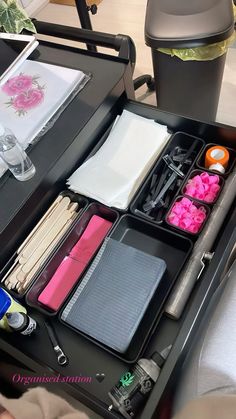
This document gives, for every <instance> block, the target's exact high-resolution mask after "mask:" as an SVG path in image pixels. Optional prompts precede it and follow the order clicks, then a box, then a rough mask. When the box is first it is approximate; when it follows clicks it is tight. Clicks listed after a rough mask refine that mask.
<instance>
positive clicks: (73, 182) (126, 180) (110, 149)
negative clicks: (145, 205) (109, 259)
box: [68, 111, 170, 209]
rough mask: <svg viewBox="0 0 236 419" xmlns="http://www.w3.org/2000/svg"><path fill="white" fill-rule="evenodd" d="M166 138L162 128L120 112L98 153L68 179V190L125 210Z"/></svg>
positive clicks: (131, 114)
mask: <svg viewBox="0 0 236 419" xmlns="http://www.w3.org/2000/svg"><path fill="white" fill-rule="evenodd" d="M169 137H170V134H168V132H167V127H166V126H163V125H160V124H157V123H156V122H154V121H153V120H150V119H146V118H143V117H141V116H138V115H136V114H133V113H131V112H128V111H124V112H123V113H122V115H121V117H120V118H119V120H118V121H117V122H116V124H115V126H114V127H113V128H112V130H111V132H110V134H109V136H108V138H107V140H106V141H105V143H104V144H103V145H102V147H101V148H100V149H99V150H98V152H97V153H96V154H95V155H94V156H93V157H91V158H90V159H89V160H87V161H86V162H85V163H84V164H82V166H80V167H79V168H78V169H77V170H76V171H75V172H74V173H73V174H72V176H71V177H70V178H69V179H68V185H69V188H70V189H72V190H73V191H75V192H78V193H80V194H82V195H85V196H88V197H90V198H93V199H95V200H97V201H99V202H101V203H103V204H105V205H108V206H110V207H116V208H119V209H126V208H127V207H128V205H129V203H130V201H131V200H132V198H133V196H134V194H135V192H136V191H137V189H138V188H139V186H140V184H141V183H142V182H143V180H144V178H145V177H146V175H147V173H148V172H149V170H150V169H151V167H152V166H153V164H154V162H155V160H156V159H157V157H158V156H159V154H160V153H161V151H162V150H163V148H164V146H165V145H166V143H167V141H168V139H169Z"/></svg>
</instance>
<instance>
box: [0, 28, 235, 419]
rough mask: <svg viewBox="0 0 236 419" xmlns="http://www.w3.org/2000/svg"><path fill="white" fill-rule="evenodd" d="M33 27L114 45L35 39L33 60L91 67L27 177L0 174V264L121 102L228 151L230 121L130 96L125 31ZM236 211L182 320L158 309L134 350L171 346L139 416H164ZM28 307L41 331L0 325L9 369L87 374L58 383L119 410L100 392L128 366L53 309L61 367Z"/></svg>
mask: <svg viewBox="0 0 236 419" xmlns="http://www.w3.org/2000/svg"><path fill="white" fill-rule="evenodd" d="M36 26H37V29H38V32H40V33H48V34H51V35H54V36H55V35H56V36H60V37H65V38H68V39H75V40H78V41H80V42H85V43H89V44H94V45H103V46H107V47H111V48H114V49H116V50H117V51H118V52H119V53H118V57H112V56H109V55H108V54H107V55H106V54H99V53H97V52H94V51H84V50H80V49H75V48H71V47H68V46H66V47H65V46H62V45H57V44H51V43H49V42H45V41H43V42H41V45H40V47H39V50H38V51H39V56H38V57H37V59H39V60H41V61H45V62H47V63H53V64H58V65H60V64H62V65H65V63H66V65H68V66H69V67H72V68H79V69H81V70H83V71H86V72H87V71H88V72H90V73H92V78H91V80H90V82H89V83H88V84H87V86H86V87H85V88H84V89H83V90H82V91H81V92H80V93H79V94H78V96H77V97H76V98H75V99H74V100H73V101H72V102H71V103H70V104H69V105H68V107H67V108H66V109H65V110H64V112H63V113H62V115H61V116H60V118H59V119H58V120H57V121H56V122H55V124H54V125H53V127H52V128H51V129H50V130H49V131H48V132H47V133H46V134H45V136H44V137H43V138H42V139H41V140H40V141H39V142H38V143H37V144H36V145H34V146H33V147H32V149H31V150H30V153H29V154H30V156H31V157H32V160H33V162H34V163H35V166H36V169H37V173H36V175H35V176H34V178H32V180H30V181H28V182H25V183H24V182H23V183H20V182H17V181H16V180H15V179H14V178H13V177H11V176H9V175H8V174H5V175H4V177H3V178H2V179H1V180H0V199H1V203H2V204H1V206H0V241H1V266H3V265H4V264H5V263H6V262H7V260H8V258H9V257H10V256H11V254H12V253H13V252H14V251H15V250H16V248H17V247H18V245H19V244H20V242H21V240H22V238H23V237H25V236H26V235H27V234H28V233H29V232H30V230H31V228H32V225H33V224H35V223H36V222H37V221H38V220H39V219H40V217H41V215H42V214H43V213H44V211H45V209H46V208H48V206H49V204H50V203H51V202H52V201H53V199H54V198H55V197H56V196H57V195H58V193H59V192H60V191H61V190H63V188H65V181H66V179H67V178H68V176H69V175H70V174H71V173H72V172H73V171H74V170H75V168H76V167H78V166H79V164H80V163H81V162H82V161H83V160H84V159H85V158H86V157H87V156H88V155H89V153H90V152H91V151H92V149H93V148H94V147H95V146H96V145H97V143H98V142H99V140H100V139H101V138H102V136H103V135H104V133H105V132H106V131H107V130H108V129H109V127H111V125H112V123H113V122H114V120H115V118H116V116H117V115H119V114H120V113H121V112H122V110H123V109H127V110H129V111H132V112H134V113H136V114H138V115H141V116H144V117H146V118H149V119H154V120H156V121H157V122H159V123H161V124H165V125H167V126H168V128H169V130H170V131H171V132H173V133H175V132H178V131H182V132H185V133H186V134H190V135H194V136H197V137H201V138H202V139H203V140H204V141H206V142H209V143H211V142H213V140H216V139H217V142H218V143H219V144H222V145H225V146H228V147H231V148H234V149H236V128H233V127H228V126H224V125H220V124H208V123H207V122H199V121H195V120H193V119H188V118H184V117H181V116H178V115H175V114H170V113H166V112H162V111H159V110H158V109H156V108H155V107H151V106H147V105H143V104H141V103H138V102H135V101H134V100H133V98H134V90H133V83H132V67H133V65H134V62H135V59H134V57H135V54H134V49H133V43H132V41H131V40H130V39H129V38H128V37H123V36H110V35H107V34H99V33H96V32H90V31H84V30H78V29H72V28H67V27H62V26H58V25H48V24H46V23H42V22H36ZM108 74H109V77H108V76H107V75H108ZM235 215H236V210H235V201H234V205H233V206H232V207H231V210H230V211H229V213H228V214H227V217H226V218H225V220H224V225H223V228H222V229H221V233H220V235H219V237H218V240H217V243H216V244H215V245H214V257H213V259H212V261H211V263H210V264H209V266H208V268H207V269H206V270H205V272H204V275H203V278H202V279H201V281H199V283H198V285H197V286H196V287H195V289H194V292H193V293H192V296H191V299H190V300H189V302H188V305H187V306H186V308H185V311H184V313H183V315H182V317H181V319H180V320H178V321H175V320H171V319H170V318H167V317H166V316H165V315H164V313H162V314H161V317H160V318H159V319H158V323H157V324H155V325H154V327H153V328H152V331H151V334H150V336H149V340H148V342H147V344H146V345H145V347H144V348H143V350H142V357H146V358H149V357H150V355H151V354H152V353H153V352H154V351H155V350H157V351H159V352H161V350H162V349H163V348H164V347H166V346H169V345H170V344H171V345H172V350H171V352H170V355H169V357H168V359H167V361H166V363H165V365H164V368H163V369H162V372H161V374H160V376H159V379H158V381H157V383H156V384H155V387H154V389H153V392H152V393H151V396H150V397H149V399H148V401H147V403H146V405H145V407H144V410H143V411H142V412H140V415H139V417H140V418H142V419H151V418H153V419H154V418H161V417H163V416H162V414H163V412H164V411H166V410H167V408H168V405H169V404H170V403H171V398H172V394H173V389H174V388H175V385H176V380H177V378H178V375H179V371H180V369H181V366H182V363H183V360H184V359H185V357H186V354H187V353H188V351H189V349H190V348H191V346H192V345H193V344H194V338H195V337H196V335H197V331H198V327H199V323H200V321H201V319H202V317H203V315H204V312H205V309H206V307H207V306H208V304H209V301H210V299H211V296H212V295H213V293H214V291H215V289H216V287H217V285H218V283H219V281H220V278H221V275H222V273H223V271H224V268H225V265H226V264H227V261H228V260H229V258H230V255H231V251H232V249H233V247H234V243H235V230H234V228H235ZM174 263H175V262H174V261H173V264H174ZM28 311H29V315H32V317H34V318H35V319H36V320H37V322H38V324H39V326H40V329H39V333H37V334H35V336H34V337H33V336H32V338H30V339H29V340H27V341H26V340H25V338H24V337H17V338H16V336H15V335H14V334H7V333H5V332H2V331H1V333H0V351H1V353H2V354H4V353H5V354H8V355H7V356H8V357H10V359H11V360H13V363H14V373H15V374H17V372H18V371H20V370H21V369H24V370H26V371H28V373H29V374H36V375H38V376H39V375H40V376H43V375H52V374H55V375H57V376H58V375H59V374H60V375H61V376H79V375H83V376H91V377H92V378H93V380H92V382H91V383H90V384H87V383H76V384H74V383H68V382H65V383H61V384H60V388H61V389H62V390H65V391H66V392H67V393H68V394H69V395H70V396H72V397H74V398H76V399H78V400H80V401H81V402H82V403H84V404H86V405H87V406H88V407H90V408H91V409H93V410H94V411H95V412H96V413H98V414H100V415H101V417H103V418H117V419H119V418H121V416H120V415H119V414H118V413H116V412H115V411H112V412H109V411H108V406H109V404H110V401H109V398H108V395H107V394H108V391H109V390H110V389H111V388H112V387H113V385H114V384H115V383H116V382H117V381H118V379H119V378H120V376H121V375H122V374H123V373H124V372H125V371H127V370H128V369H129V367H130V364H128V363H127V362H125V361H124V360H121V359H119V358H118V357H115V356H113V355H112V354H111V353H108V352H106V351H104V349H102V348H99V347H98V346H96V345H94V344H93V343H92V342H90V341H88V340H87V339H85V338H84V337H83V336H79V335H78V334H75V333H74V332H73V330H71V329H69V328H67V327H65V326H64V325H63V324H62V323H61V322H60V321H59V320H58V319H57V318H56V317H54V318H53V319H52V323H53V326H54V328H55V331H56V334H57V336H58V339H59V341H60V343H61V346H62V347H63V349H64V352H65V353H66V355H67V356H68V358H69V364H68V365H67V366H66V367H63V366H59V365H58V363H57V359H56V357H55V354H54V352H53V351H52V348H51V345H50V342H49V339H48V335H47V332H46V330H45V327H44V316H43V315H42V314H41V313H39V312H37V311H36V310H35V309H33V308H29V310H28ZM96 374H104V375H105V379H104V380H103V381H102V382H99V381H98V380H96ZM5 378H6V379H7V378H8V380H9V382H12V374H10V375H9V376H8V377H7V373H6V374H5ZM16 388H17V389H19V390H25V388H26V387H25V386H24V385H22V386H21V387H20V386H19V385H16Z"/></svg>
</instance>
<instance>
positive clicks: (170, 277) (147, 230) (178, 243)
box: [62, 214, 192, 363]
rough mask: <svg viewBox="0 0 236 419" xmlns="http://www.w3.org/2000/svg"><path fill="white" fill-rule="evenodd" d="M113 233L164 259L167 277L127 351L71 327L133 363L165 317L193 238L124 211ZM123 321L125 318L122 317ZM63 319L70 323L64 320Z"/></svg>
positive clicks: (113, 236)
mask: <svg viewBox="0 0 236 419" xmlns="http://www.w3.org/2000/svg"><path fill="white" fill-rule="evenodd" d="M84 215H85V214H84ZM109 236H110V237H111V238H112V239H114V240H117V241H119V242H122V243H125V244H127V245H129V246H132V247H135V248H137V249H139V250H142V251H143V252H145V253H148V254H150V255H152V256H157V257H159V258H162V259H164V260H165V262H166V265H167V269H166V272H165V274H164V277H163V278H162V280H161V283H160V286H159V287H158V289H157V291H156V293H155V294H154V296H153V298H152V300H151V302H150V304H149V307H148V309H147V311H146V313H145V315H144V317H143V319H142V321H141V323H140V325H139V327H138V329H137V331H136V333H135V335H134V337H133V339H132V341H131V344H130V346H129V349H128V351H127V352H126V353H125V354H122V355H121V354H120V353H118V352H115V351H113V350H111V349H110V348H108V347H106V346H105V345H102V344H100V343H99V342H97V341H95V340H94V339H92V338H90V337H89V336H87V335H85V334H83V333H82V332H80V331H78V330H76V329H74V328H73V327H70V326H69V327H70V328H72V329H73V330H75V331H76V332H77V333H79V334H80V335H82V336H85V337H86V338H87V339H89V340H91V341H92V342H94V343H96V344H97V345H98V346H100V347H102V348H104V349H105V350H107V351H108V352H110V353H112V354H114V355H116V356H117V357H118V358H120V359H121V360H123V361H126V362H128V363H131V362H135V361H136V360H137V359H138V358H139V356H140V354H141V352H142V350H143V349H144V347H145V345H146V344H147V342H148V338H149V336H150V335H151V332H152V331H153V329H154V327H155V326H156V325H157V323H158V321H159V319H160V317H161V313H162V308H163V304H164V303H165V301H166V298H167V296H168V294H169V292H170V290H171V288H172V286H173V284H174V283H175V280H176V278H177V276H178V274H179V272H180V271H181V269H182V267H183V265H184V263H185V261H186V259H187V257H188V256H189V254H190V252H191V249H192V242H191V241H190V240H189V239H187V238H185V237H182V236H181V235H179V234H176V233H173V232H170V231H168V230H166V229H164V228H162V227H159V226H154V225H152V224H151V223H149V222H146V221H143V220H140V219H138V218H136V217H134V216H132V215H123V216H122V217H121V218H120V220H119V221H118V223H117V225H116V226H114V228H113V230H112V231H111V233H110V234H109ZM144 280H145V278H144ZM121 321H125V319H121ZM62 323H63V324H66V323H64V322H63V321H62ZM66 325H67V324H66ZM67 326H68V325H67ZM114 333H115V330H114Z"/></svg>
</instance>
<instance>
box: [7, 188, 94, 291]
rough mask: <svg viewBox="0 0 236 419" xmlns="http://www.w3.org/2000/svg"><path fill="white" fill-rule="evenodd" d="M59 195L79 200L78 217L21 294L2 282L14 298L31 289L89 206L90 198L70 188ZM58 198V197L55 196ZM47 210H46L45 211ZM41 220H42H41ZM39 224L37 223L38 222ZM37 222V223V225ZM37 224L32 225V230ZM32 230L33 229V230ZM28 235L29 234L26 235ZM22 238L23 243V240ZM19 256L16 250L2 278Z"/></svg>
mask: <svg viewBox="0 0 236 419" xmlns="http://www.w3.org/2000/svg"><path fill="white" fill-rule="evenodd" d="M59 195H62V196H63V197H66V196H68V197H69V198H70V199H71V200H72V201H73V202H77V203H78V204H79V209H78V215H77V217H76V219H75V220H74V222H73V223H72V225H71V226H70V227H69V229H68V231H67V232H66V233H65V235H64V236H63V237H62V238H61V240H60V241H59V243H58V244H56V245H55V247H54V249H53V250H52V252H51V253H50V255H49V256H48V258H47V260H46V261H45V262H44V263H43V264H42V266H41V268H39V270H38V272H37V273H36V274H35V275H34V277H33V278H32V281H31V282H30V283H29V285H28V286H27V287H26V289H25V291H24V292H23V293H21V294H18V293H17V292H16V291H14V290H8V288H7V287H6V286H5V285H4V282H3V283H1V287H3V288H5V289H6V290H7V292H9V293H10V294H11V295H12V296H13V297H14V298H17V299H23V298H24V297H25V295H26V293H27V291H28V290H29V289H30V287H31V286H32V284H33V283H34V281H35V279H36V278H37V277H38V274H39V272H41V270H42V269H43V268H44V266H45V264H46V263H47V261H48V260H49V258H50V257H51V255H52V254H53V253H54V252H55V251H56V249H58V247H59V246H60V244H61V243H62V242H63V240H64V238H65V237H66V236H67V234H69V232H70V231H71V229H73V226H74V225H75V223H77V220H78V219H79V218H80V216H81V214H82V213H83V211H84V210H85V209H86V208H87V206H88V199H87V198H85V197H84V196H82V195H79V194H77V193H74V192H71V191H69V190H65V191H62V192H61V193H60V194H58V196H59ZM55 199H56V198H55ZM55 199H54V200H53V201H52V203H53V202H54V201H55ZM52 203H51V204H52ZM49 207H50V205H49V206H48V208H49ZM45 212H46V211H45ZM43 215H44V214H43ZM39 221H40V220H39ZM36 224H37V223H36ZM36 224H35V225H36ZM34 227H35V226H33V227H32V230H33V228H34ZM32 230H31V231H32ZM26 237H27V236H26ZM26 237H24V240H25V239H26ZM24 240H22V243H23V241H24ZM17 256H18V254H17V252H15V253H14V254H13V255H12V256H11V258H10V259H9V260H8V262H7V264H6V265H5V266H4V267H3V269H2V270H1V271H0V280H1V279H2V278H3V277H4V275H5V274H6V273H7V272H8V270H9V269H10V268H11V266H12V265H13V263H14V261H15V259H16V257H17Z"/></svg>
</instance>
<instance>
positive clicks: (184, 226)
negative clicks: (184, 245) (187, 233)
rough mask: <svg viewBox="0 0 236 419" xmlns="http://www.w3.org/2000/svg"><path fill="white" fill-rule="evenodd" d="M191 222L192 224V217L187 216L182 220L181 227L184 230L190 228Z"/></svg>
mask: <svg viewBox="0 0 236 419" xmlns="http://www.w3.org/2000/svg"><path fill="white" fill-rule="evenodd" d="M191 224H192V219H191V218H190V217H185V218H183V219H182V220H181V221H180V223H179V227H180V228H182V229H183V230H188V229H189V227H190V226H191Z"/></svg>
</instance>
